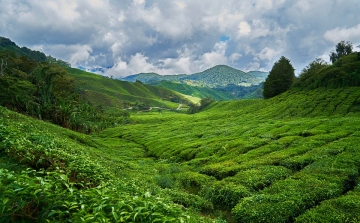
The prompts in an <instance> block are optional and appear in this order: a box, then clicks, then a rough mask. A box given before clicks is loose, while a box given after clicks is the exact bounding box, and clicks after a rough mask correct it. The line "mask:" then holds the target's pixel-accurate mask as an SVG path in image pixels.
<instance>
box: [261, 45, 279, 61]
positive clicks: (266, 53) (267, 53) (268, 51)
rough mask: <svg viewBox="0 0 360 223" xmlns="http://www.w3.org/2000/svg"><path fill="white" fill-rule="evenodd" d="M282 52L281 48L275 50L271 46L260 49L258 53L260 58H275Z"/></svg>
mask: <svg viewBox="0 0 360 223" xmlns="http://www.w3.org/2000/svg"><path fill="white" fill-rule="evenodd" d="M280 54H281V50H274V49H272V48H269V47H265V48H264V49H262V50H261V51H260V53H259V54H258V58H259V59H260V60H269V61H271V60H274V58H275V57H277V56H279V55H280Z"/></svg>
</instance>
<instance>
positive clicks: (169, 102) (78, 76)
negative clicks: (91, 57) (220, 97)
mask: <svg viewBox="0 0 360 223" xmlns="http://www.w3.org/2000/svg"><path fill="white" fill-rule="evenodd" d="M67 71H68V72H69V73H70V74H71V75H72V77H74V79H75V82H76V83H77V84H78V85H79V86H81V87H80V89H81V90H82V91H83V93H84V95H85V97H86V99H87V100H89V101H90V102H91V103H93V104H94V105H103V106H105V107H118V108H124V107H128V106H132V105H134V104H142V105H144V106H156V107H157V106H159V107H167V108H177V107H178V103H177V102H180V101H181V100H182V99H181V98H182V97H181V96H179V95H178V94H176V93H175V92H173V91H171V90H169V89H164V88H159V87H155V86H150V85H144V84H142V83H140V82H135V83H132V82H126V81H120V80H115V79H110V78H106V77H103V76H101V75H97V74H93V73H88V72H86V71H82V70H79V69H75V68H67Z"/></svg>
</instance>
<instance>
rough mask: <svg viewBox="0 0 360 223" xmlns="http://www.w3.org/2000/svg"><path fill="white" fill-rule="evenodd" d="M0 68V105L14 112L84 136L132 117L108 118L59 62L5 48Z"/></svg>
mask: <svg viewBox="0 0 360 223" xmlns="http://www.w3.org/2000/svg"><path fill="white" fill-rule="evenodd" d="M55 61H56V60H55ZM0 65H1V67H0V88H1V91H0V105H1V106H5V107H7V108H9V109H11V110H14V111H17V112H20V113H23V114H26V115H29V116H32V117H35V118H38V119H41V120H47V121H51V122H53V123H54V124H58V125H60V126H63V127H65V128H69V129H72V130H75V131H79V132H84V133H91V132H94V131H100V130H102V129H104V128H107V127H112V126H116V125H118V124H121V123H122V122H123V121H124V120H125V119H127V118H128V116H129V114H128V113H126V112H122V113H120V114H123V115H120V116H119V117H117V116H115V115H109V114H108V113H106V111H105V110H104V109H102V108H101V107H95V106H93V105H91V104H90V103H88V102H86V101H85V100H84V99H83V97H82V92H81V90H79V88H78V86H77V85H76V84H75V82H74V79H73V78H72V77H71V76H70V74H69V73H68V72H67V71H66V70H65V69H64V67H62V66H60V65H59V64H58V63H48V62H37V61H36V60H32V59H30V58H29V57H28V56H26V55H23V56H20V55H18V54H17V53H15V52H14V51H12V50H8V49H5V50H0Z"/></svg>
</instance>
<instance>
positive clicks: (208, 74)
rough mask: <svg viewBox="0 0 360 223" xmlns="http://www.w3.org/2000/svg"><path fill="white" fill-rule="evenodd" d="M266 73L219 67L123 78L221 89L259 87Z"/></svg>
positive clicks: (142, 74)
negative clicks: (232, 86)
mask: <svg viewBox="0 0 360 223" xmlns="http://www.w3.org/2000/svg"><path fill="white" fill-rule="evenodd" d="M266 76H267V73H266V72H261V71H250V72H249V73H245V72H243V71H241V70H237V69H235V68H232V67H229V66H226V65H217V66H215V67H212V68H209V69H207V70H205V71H203V72H200V73H195V74H190V75H185V74H181V75H159V74H155V73H141V74H135V75H130V76H128V77H125V78H122V80H125V81H131V82H135V81H136V80H139V81H141V82H143V83H149V84H156V83H158V82H160V81H172V82H180V83H184V84H188V85H190V86H201V87H208V88H221V87H225V86H227V85H229V84H234V85H239V86H251V85H258V84H260V83H262V82H264V81H265V78H266Z"/></svg>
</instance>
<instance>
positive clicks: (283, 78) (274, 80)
mask: <svg viewBox="0 0 360 223" xmlns="http://www.w3.org/2000/svg"><path fill="white" fill-rule="evenodd" d="M294 79H295V74H294V67H293V66H292V65H291V63H290V60H289V59H287V58H286V57H284V56H282V57H281V58H280V59H279V60H278V61H277V62H275V64H274V66H273V67H272V69H271V71H270V73H269V76H268V77H267V78H266V80H265V83H264V91H263V96H264V98H271V97H274V96H276V95H279V94H281V93H283V92H285V91H287V90H289V89H290V87H291V86H292V84H293V82H294Z"/></svg>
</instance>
